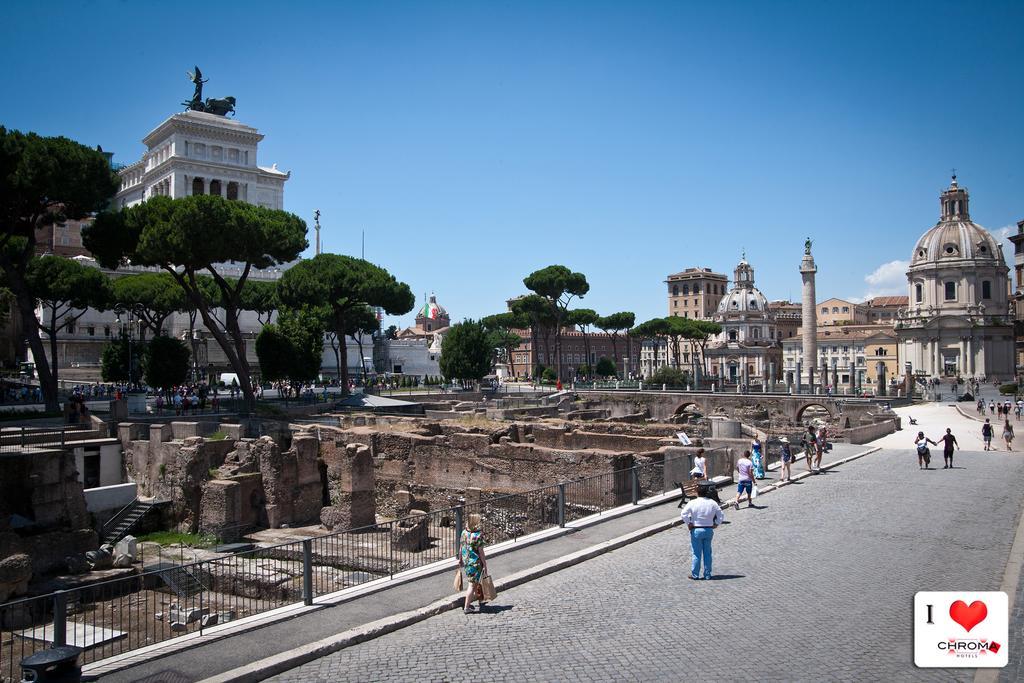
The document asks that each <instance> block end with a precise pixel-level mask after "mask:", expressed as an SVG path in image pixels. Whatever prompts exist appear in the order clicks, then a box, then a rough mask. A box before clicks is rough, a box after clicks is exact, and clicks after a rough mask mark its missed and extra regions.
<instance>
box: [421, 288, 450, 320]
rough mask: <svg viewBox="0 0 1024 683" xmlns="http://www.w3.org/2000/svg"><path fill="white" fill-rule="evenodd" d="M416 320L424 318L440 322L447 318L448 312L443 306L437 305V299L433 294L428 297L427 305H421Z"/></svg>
mask: <svg viewBox="0 0 1024 683" xmlns="http://www.w3.org/2000/svg"><path fill="white" fill-rule="evenodd" d="M416 317H417V318H426V319H429V320H440V319H446V318H448V311H447V310H445V308H444V306H442V305H441V304H439V303H437V297H435V296H434V295H433V294H431V295H430V299H429V300H428V301H427V303H425V304H423V307H422V308H421V309H420V310H419V313H417V314H416Z"/></svg>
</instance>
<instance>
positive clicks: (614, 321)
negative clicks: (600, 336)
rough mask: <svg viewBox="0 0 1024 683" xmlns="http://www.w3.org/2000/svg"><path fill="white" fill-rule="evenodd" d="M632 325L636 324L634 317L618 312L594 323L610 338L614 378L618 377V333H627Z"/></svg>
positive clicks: (629, 313)
mask: <svg viewBox="0 0 1024 683" xmlns="http://www.w3.org/2000/svg"><path fill="white" fill-rule="evenodd" d="M634 324H636V315H635V314H634V313H631V312H629V311H620V312H619V313H612V314H611V315H606V316H602V317H600V318H598V319H597V322H595V323H594V325H595V326H596V327H597V328H598V329H599V330H601V331H602V332H604V333H605V334H607V335H608V336H610V337H611V338H612V357H613V360H614V361H615V367H616V371H615V374H616V376H618V367H619V349H618V339H619V333H620V332H626V331H628V330H629V329H630V328H632V327H633V325H634Z"/></svg>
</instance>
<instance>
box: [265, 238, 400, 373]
mask: <svg viewBox="0 0 1024 683" xmlns="http://www.w3.org/2000/svg"><path fill="white" fill-rule="evenodd" d="M279 295H280V297H281V302H282V303H283V304H285V305H288V306H293V307H299V306H302V305H304V304H306V305H316V306H320V305H323V306H329V307H330V309H331V316H332V325H331V329H333V330H334V331H335V332H337V333H338V334H339V336H341V335H343V334H348V332H347V330H349V329H351V324H350V323H349V322H348V318H350V317H352V316H359V315H362V313H363V311H364V309H365V308H366V307H367V306H379V307H381V308H383V309H384V311H385V312H387V313H388V314H390V315H402V314H403V313H408V312H409V311H411V310H412V309H413V306H415V305H416V298H415V297H414V296H413V293H412V290H410V289H409V286H408V285H407V284H405V283H404V282H399V281H398V280H396V279H395V277H394V276H393V275H391V274H390V273H389V272H388V271H386V270H384V269H383V268H381V267H380V266H375V265H374V264H372V263H370V262H369V261H364V260H363V259H357V258H353V257H351V256H342V255H340V254H318V255H317V256H314V257H313V258H311V259H309V260H308V261H302V262H301V263H298V264H296V265H295V266H293V267H291V268H289V269H288V270H287V271H286V272H285V274H284V276H283V277H282V278H281V281H280V285H279ZM339 346H340V348H339V353H340V362H339V365H341V384H342V391H343V392H346V393H347V392H348V354H347V351H346V344H345V343H344V341H343V340H342V341H341V343H340V344H339ZM360 363H362V359H360Z"/></svg>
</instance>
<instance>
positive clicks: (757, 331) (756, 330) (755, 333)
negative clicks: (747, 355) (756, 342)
mask: <svg viewBox="0 0 1024 683" xmlns="http://www.w3.org/2000/svg"><path fill="white" fill-rule="evenodd" d="M750 338H751V339H760V338H761V328H760V327H751V328H750Z"/></svg>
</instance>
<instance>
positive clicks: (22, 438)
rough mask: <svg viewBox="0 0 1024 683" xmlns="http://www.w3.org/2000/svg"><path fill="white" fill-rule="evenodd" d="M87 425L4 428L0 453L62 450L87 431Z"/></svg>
mask: <svg viewBox="0 0 1024 683" xmlns="http://www.w3.org/2000/svg"><path fill="white" fill-rule="evenodd" d="M89 429H90V427H89V426H88V425H80V424H75V425H61V426H58V427H28V426H20V427H5V428H3V429H0V453H17V452H20V451H23V450H24V449H26V448H33V447H35V448H46V447H47V446H57V447H60V448H63V447H64V445H65V444H66V443H67V442H68V441H74V440H75V439H76V437H77V436H79V435H80V433H81V432H84V431H87V430H89Z"/></svg>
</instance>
